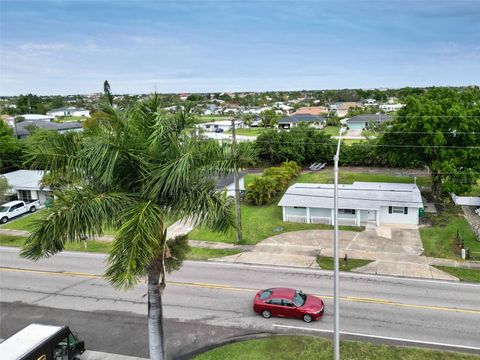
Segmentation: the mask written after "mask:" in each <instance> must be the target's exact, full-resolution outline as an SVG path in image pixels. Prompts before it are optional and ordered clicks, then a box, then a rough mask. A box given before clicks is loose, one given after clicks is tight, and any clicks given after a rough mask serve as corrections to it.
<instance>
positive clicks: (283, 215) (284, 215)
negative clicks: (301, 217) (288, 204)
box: [282, 206, 287, 221]
mask: <svg viewBox="0 0 480 360" xmlns="http://www.w3.org/2000/svg"><path fill="white" fill-rule="evenodd" d="M282 218H283V221H287V215H286V214H285V206H282Z"/></svg>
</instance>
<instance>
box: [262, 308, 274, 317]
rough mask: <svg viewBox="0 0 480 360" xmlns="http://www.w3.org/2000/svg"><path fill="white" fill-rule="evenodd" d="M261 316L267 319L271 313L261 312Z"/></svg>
mask: <svg viewBox="0 0 480 360" xmlns="http://www.w3.org/2000/svg"><path fill="white" fill-rule="evenodd" d="M262 316H263V317H264V318H265V319H268V318H269V317H270V316H272V313H271V312H270V311H268V310H263V311H262Z"/></svg>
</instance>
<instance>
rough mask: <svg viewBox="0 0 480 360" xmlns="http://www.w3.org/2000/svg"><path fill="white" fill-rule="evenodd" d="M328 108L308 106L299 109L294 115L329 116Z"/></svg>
mask: <svg viewBox="0 0 480 360" xmlns="http://www.w3.org/2000/svg"><path fill="white" fill-rule="evenodd" d="M328 113H329V111H328V108H327V107H326V106H308V107H301V108H298V110H297V111H295V112H294V113H293V114H292V115H301V114H310V115H325V114H328Z"/></svg>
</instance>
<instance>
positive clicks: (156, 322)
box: [147, 268, 167, 360]
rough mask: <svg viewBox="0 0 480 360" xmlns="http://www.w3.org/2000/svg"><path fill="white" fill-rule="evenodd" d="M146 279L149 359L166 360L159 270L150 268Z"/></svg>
mask: <svg viewBox="0 0 480 360" xmlns="http://www.w3.org/2000/svg"><path fill="white" fill-rule="evenodd" d="M147 279H148V281H147V282H148V342H149V346H150V359H151V360H166V359H167V356H166V352H165V337H164V336H165V332H164V330H163V308H162V293H163V289H162V287H161V285H160V284H159V280H160V271H159V270H158V269H152V268H150V269H149V270H148V274H147Z"/></svg>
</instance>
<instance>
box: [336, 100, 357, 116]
mask: <svg viewBox="0 0 480 360" xmlns="http://www.w3.org/2000/svg"><path fill="white" fill-rule="evenodd" d="M363 107H364V106H363V104H362V103H359V102H354V101H347V102H338V103H335V104H331V105H330V106H329V110H330V111H334V112H335V115H336V116H338V117H344V116H347V114H348V111H349V110H350V109H355V108H363Z"/></svg>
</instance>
